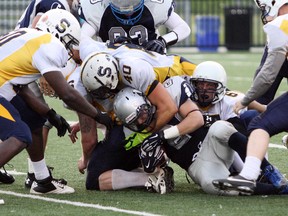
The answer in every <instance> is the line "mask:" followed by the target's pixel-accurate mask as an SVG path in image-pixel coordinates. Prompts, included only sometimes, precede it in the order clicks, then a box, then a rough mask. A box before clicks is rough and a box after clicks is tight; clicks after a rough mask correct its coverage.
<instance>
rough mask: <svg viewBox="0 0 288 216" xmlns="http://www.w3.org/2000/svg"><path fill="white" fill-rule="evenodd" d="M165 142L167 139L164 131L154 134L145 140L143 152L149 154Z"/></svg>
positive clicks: (142, 146)
mask: <svg viewBox="0 0 288 216" xmlns="http://www.w3.org/2000/svg"><path fill="white" fill-rule="evenodd" d="M164 140H165V138H164V133H163V131H159V132H157V133H153V134H151V135H150V136H148V137H147V138H145V139H144V140H143V142H142V145H141V148H142V149H143V151H146V152H149V151H151V150H153V149H154V148H156V147H157V146H161V145H162V144H163V141H164Z"/></svg>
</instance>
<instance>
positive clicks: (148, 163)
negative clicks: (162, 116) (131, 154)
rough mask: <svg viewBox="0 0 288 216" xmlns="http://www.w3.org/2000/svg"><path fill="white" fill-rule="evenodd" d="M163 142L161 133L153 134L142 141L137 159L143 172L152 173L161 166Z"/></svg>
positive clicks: (163, 158) (163, 159)
mask: <svg viewBox="0 0 288 216" xmlns="http://www.w3.org/2000/svg"><path fill="white" fill-rule="evenodd" d="M163 140H164V134H163V131H161V132H158V133H153V134H152V135H150V136H149V137H147V138H146V139H144V141H143V143H142V145H141V147H140V152H139V157H140V160H141V163H142V165H143V169H144V171H145V172H147V173H152V172H154V170H155V168H156V167H157V166H159V165H162V164H163V161H165V157H164V153H165V152H164V150H163V148H162V144H163Z"/></svg>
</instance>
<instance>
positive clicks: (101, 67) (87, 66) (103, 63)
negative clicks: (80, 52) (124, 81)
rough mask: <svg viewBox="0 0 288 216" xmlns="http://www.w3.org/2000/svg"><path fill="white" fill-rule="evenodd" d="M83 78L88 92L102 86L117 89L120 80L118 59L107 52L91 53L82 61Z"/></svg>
mask: <svg viewBox="0 0 288 216" xmlns="http://www.w3.org/2000/svg"><path fill="white" fill-rule="evenodd" d="M81 80H82V83H83V85H84V87H85V88H86V89H87V91H88V92H91V91H95V90H97V89H99V88H100V87H107V88H109V89H111V90H113V89H115V88H116V87H117V85H118V82H119V79H118V62H117V60H116V59H115V58H114V57H113V56H112V55H110V54H107V53H99V52H95V53H92V54H90V55H89V56H87V57H86V58H85V59H84V61H83V63H82V68H81Z"/></svg>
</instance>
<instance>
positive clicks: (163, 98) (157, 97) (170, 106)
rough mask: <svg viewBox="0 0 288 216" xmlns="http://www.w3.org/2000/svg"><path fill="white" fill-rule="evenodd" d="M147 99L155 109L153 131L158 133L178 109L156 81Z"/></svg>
mask: <svg viewBox="0 0 288 216" xmlns="http://www.w3.org/2000/svg"><path fill="white" fill-rule="evenodd" d="M147 97H148V99H149V101H150V102H151V103H152V104H153V105H155V106H156V108H157V110H156V125H155V128H154V131H158V130H159V129H161V128H162V127H163V126H164V125H166V124H167V123H168V122H169V121H170V120H171V119H172V118H173V116H174V115H175V114H176V113H177V111H178V109H177V106H176V104H175V102H174V101H173V99H172V97H171V96H170V94H169V93H168V91H167V90H166V89H165V88H164V86H163V85H162V84H161V83H159V82H158V81H154V83H153V84H152V86H151V87H150V91H149V93H148V95H147Z"/></svg>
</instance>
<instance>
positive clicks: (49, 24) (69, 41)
mask: <svg viewBox="0 0 288 216" xmlns="http://www.w3.org/2000/svg"><path fill="white" fill-rule="evenodd" d="M35 28H37V29H40V30H42V31H45V32H50V33H51V34H53V35H54V36H55V37H56V38H58V39H59V40H60V41H61V42H62V43H63V44H64V46H65V48H66V49H67V51H68V53H69V55H70V56H72V50H71V49H72V48H74V49H75V48H77V47H78V46H79V40H80V24H79V22H78V20H77V19H76V18H75V17H74V16H73V15H72V14H71V13H70V12H68V11H66V10H63V9H51V10H49V11H47V12H46V13H44V14H43V15H42V16H41V17H40V19H39V21H38V22H37V24H36V26H35Z"/></svg>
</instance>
